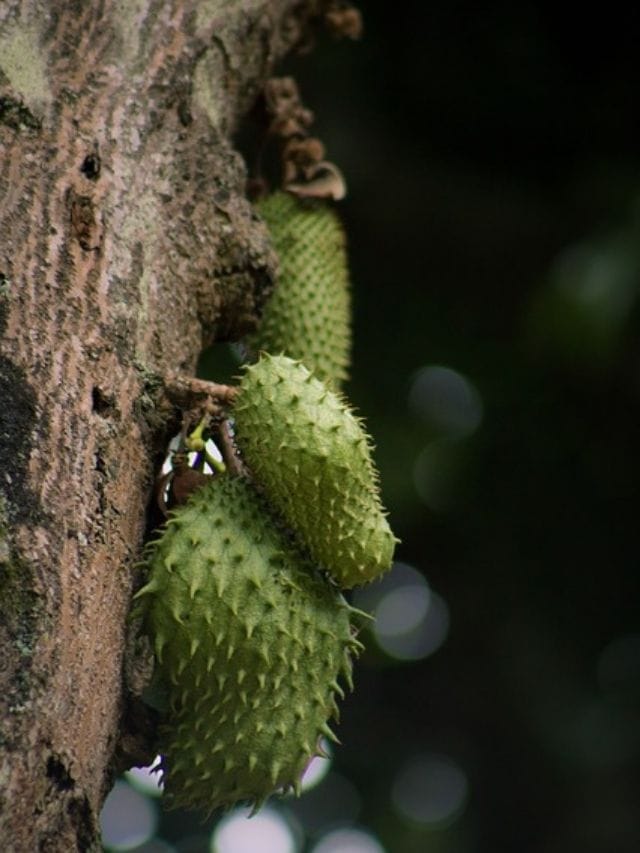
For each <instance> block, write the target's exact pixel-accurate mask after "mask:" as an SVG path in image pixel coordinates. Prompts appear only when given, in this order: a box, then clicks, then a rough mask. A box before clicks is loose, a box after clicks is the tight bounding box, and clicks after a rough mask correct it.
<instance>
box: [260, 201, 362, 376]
mask: <svg viewBox="0 0 640 853" xmlns="http://www.w3.org/2000/svg"><path fill="white" fill-rule="evenodd" d="M256 209H257V210H258V212H259V213H260V215H261V216H262V217H263V218H264V220H265V222H266V223H267V225H268V227H269V230H270V232H271V237H272V240H273V244H274V247H275V249H276V252H277V254H278V257H279V259H280V274H279V277H278V282H277V285H276V288H275V290H274V293H273V295H272V296H271V298H270V300H269V302H268V303H267V305H266V307H265V309H264V313H263V316H262V319H261V322H260V327H259V329H258V331H257V332H256V333H255V334H254V335H253V336H251V337H250V338H249V339H247V341H246V346H247V349H248V351H249V353H250V355H251V357H252V358H255V357H256V356H257V354H258V353H259V352H260V351H265V352H269V353H273V354H279V353H283V354H284V355H288V356H290V357H291V358H294V359H298V360H299V361H302V362H303V364H305V365H306V366H307V367H308V368H309V370H310V371H311V372H312V373H314V374H315V375H316V376H317V377H318V378H319V379H321V380H323V381H324V382H327V383H330V384H332V385H333V386H334V388H340V386H341V383H342V382H343V381H344V380H345V379H346V377H347V370H348V366H349V359H350V351H351V315H350V312H351V299H350V290H349V272H348V267H347V256H346V247H345V235H344V230H343V227H342V224H341V222H340V219H339V217H338V215H337V214H336V212H335V211H334V210H333V208H331V207H330V206H329V205H328V204H327V203H326V202H322V201H317V200H316V201H314V200H304V201H303V200H302V199H299V198H296V197H295V196H292V195H290V194H289V193H285V192H276V193H274V194H273V195H270V196H268V197H266V198H264V199H262V200H260V201H259V202H257V204H256Z"/></svg>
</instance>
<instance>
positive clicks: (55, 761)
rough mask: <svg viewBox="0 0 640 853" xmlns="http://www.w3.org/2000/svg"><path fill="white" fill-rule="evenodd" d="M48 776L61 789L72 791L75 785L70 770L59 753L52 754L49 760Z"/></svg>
mask: <svg viewBox="0 0 640 853" xmlns="http://www.w3.org/2000/svg"><path fill="white" fill-rule="evenodd" d="M47 776H48V777H49V779H51V781H52V782H53V783H54V785H55V786H56V787H57V788H58V790H59V791H70V790H71V789H72V788H73V787H74V786H75V782H74V781H73V779H72V778H71V776H70V775H69V771H68V770H67V768H66V767H65V766H64V764H63V763H62V761H61V760H60V759H59V758H58V756H57V755H50V756H49V759H48V760H47Z"/></svg>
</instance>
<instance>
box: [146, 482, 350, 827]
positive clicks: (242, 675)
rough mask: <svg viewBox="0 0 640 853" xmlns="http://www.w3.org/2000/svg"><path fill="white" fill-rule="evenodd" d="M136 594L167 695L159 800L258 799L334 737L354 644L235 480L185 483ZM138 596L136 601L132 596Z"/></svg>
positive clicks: (326, 597)
mask: <svg viewBox="0 0 640 853" xmlns="http://www.w3.org/2000/svg"><path fill="white" fill-rule="evenodd" d="M149 567H150V573H149V579H148V583H147V585H146V586H145V587H143V589H141V590H140V592H139V593H138V595H137V597H138V599H141V601H140V605H142V607H143V611H144V614H145V627H146V630H147V632H148V633H149V635H150V637H151V638H152V641H153V643H154V646H155V653H156V661H157V673H156V675H157V676H159V677H160V682H161V684H163V685H164V688H165V689H166V691H167V693H168V696H169V710H168V713H167V715H166V717H165V722H164V724H163V725H162V726H161V727H160V731H159V736H160V745H159V748H160V752H161V754H162V770H163V774H164V778H165V794H166V797H167V800H168V802H169V805H171V806H183V807H187V808H194V807H195V808H200V809H203V810H204V811H208V812H210V811H212V810H214V809H216V808H218V807H227V806H231V805H233V804H234V803H236V802H238V801H247V800H249V801H251V802H253V804H254V806H255V807H256V808H257V807H259V805H260V804H261V803H262V802H263V801H264V800H265V799H266V797H267V796H269V794H271V793H272V792H274V791H275V790H276V789H280V788H286V787H287V786H293V787H294V788H296V789H297V788H298V785H299V779H300V776H301V774H302V772H303V771H304V769H305V767H306V765H307V763H308V761H309V759H310V758H311V757H312V756H313V755H314V754H317V751H318V740H319V738H320V736H321V735H323V734H324V735H326V736H327V737H330V738H331V737H333V733H332V732H331V730H330V729H329V726H328V724H327V720H328V718H329V717H330V716H331V715H332V714H333V715H336V714H337V707H336V694H337V695H343V694H342V689H341V687H340V686H339V684H338V679H339V677H340V676H343V677H344V679H345V680H346V682H347V684H349V685H351V655H352V654H354V653H357V651H358V649H359V648H361V646H360V644H359V643H358V641H357V640H355V638H354V636H353V634H352V630H351V627H350V621H349V616H350V610H351V608H349V606H348V605H347V604H346V602H345V601H344V599H343V598H342V597H341V596H340V594H339V593H338V592H337V591H336V590H335V589H333V588H332V587H331V586H330V585H329V584H328V583H327V582H326V580H325V579H324V578H322V577H321V576H320V575H319V574H318V572H317V571H316V570H315V568H314V567H313V566H312V565H310V564H308V563H306V562H305V561H304V560H303V558H301V557H300V556H299V555H298V554H297V553H296V552H295V550H294V549H293V548H292V547H291V545H290V544H289V542H288V541H287V540H286V539H285V538H284V536H283V534H281V533H280V532H279V531H278V530H277V529H276V528H275V527H274V526H273V524H272V523H271V522H270V518H269V515H268V513H266V512H265V509H264V507H263V506H262V503H261V500H260V498H259V497H258V495H257V494H256V493H255V491H254V490H253V488H252V487H251V485H250V484H249V483H248V482H247V481H246V480H243V479H241V478H231V477H228V476H223V477H220V478H217V479H216V480H214V481H213V482H211V483H209V484H207V485H206V486H204V487H203V488H201V489H199V490H198V491H197V492H195V493H194V494H193V495H192V497H191V499H190V500H189V502H188V503H187V504H186V505H184V506H183V507H181V508H179V509H178V510H177V511H176V512H175V514H174V516H173V517H172V518H171V519H170V521H169V522H168V524H167V527H166V530H165V531H164V532H163V534H162V535H161V537H160V539H159V540H158V541H157V542H155V543H154V544H153V545H152V546H151V555H150V559H149ZM140 605H139V606H140Z"/></svg>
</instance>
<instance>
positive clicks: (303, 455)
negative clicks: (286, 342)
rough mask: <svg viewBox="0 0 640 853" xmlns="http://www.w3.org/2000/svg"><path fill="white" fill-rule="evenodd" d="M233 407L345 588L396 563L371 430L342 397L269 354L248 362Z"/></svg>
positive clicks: (290, 520)
mask: <svg viewBox="0 0 640 853" xmlns="http://www.w3.org/2000/svg"><path fill="white" fill-rule="evenodd" d="M233 415H234V419H235V430H236V442H237V444H238V447H239V448H240V450H241V452H242V454H243V456H244V459H245V461H246V462H247V464H248V466H249V468H250V470H251V472H252V474H253V476H254V477H255V480H256V482H257V483H258V485H259V486H260V487H261V488H262V490H263V491H264V494H265V496H266V498H267V500H268V502H269V503H270V504H272V505H273V507H274V508H275V509H276V511H277V512H279V513H280V514H281V516H282V518H283V519H284V521H285V523H286V524H287V525H288V526H289V527H290V528H291V529H292V531H293V532H294V534H295V535H296V536H297V537H298V538H299V540H300V542H301V544H302V546H303V547H304V548H305V549H306V550H307V552H308V553H309V555H310V556H311V559H312V560H313V561H314V562H318V563H320V564H321V565H322V566H323V568H325V569H326V570H327V571H328V572H329V573H330V574H331V575H332V577H333V578H334V580H335V581H336V583H337V584H338V585H339V586H341V587H343V588H349V587H352V586H355V585H357V584H362V583H366V582H368V581H371V580H373V579H374V578H377V577H379V576H380V575H381V574H382V573H383V572H385V571H387V570H388V569H389V568H390V567H391V562H392V559H393V551H394V547H395V542H396V541H397V540H396V539H395V537H394V535H393V533H392V532H391V530H390V528H389V524H388V522H387V519H386V515H385V512H384V510H383V508H382V505H381V503H380V496H379V493H378V487H377V473H376V471H375V469H374V466H373V462H372V460H371V447H370V441H369V437H368V435H367V433H366V432H365V430H364V429H363V427H362V424H361V422H360V421H359V420H358V419H357V418H356V417H355V416H354V415H353V413H352V412H351V410H350V409H349V407H348V406H347V404H346V403H345V401H344V400H343V399H342V398H341V397H339V396H338V395H336V394H335V393H333V392H332V391H331V390H330V389H329V388H327V387H326V385H325V384H324V383H322V382H320V381H319V380H318V379H317V378H315V377H314V376H313V375H312V374H311V373H310V371H309V370H307V368H306V367H305V366H304V365H303V364H301V363H300V362H297V361H293V360H292V359H290V358H287V357H286V356H271V355H267V354H263V355H262V357H261V358H260V360H259V361H258V362H257V363H256V364H254V365H250V366H248V367H246V368H245V372H244V375H243V376H242V380H241V383H240V392H239V395H238V397H237V399H236V402H235V404H234V410H233Z"/></svg>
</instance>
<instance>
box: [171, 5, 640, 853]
mask: <svg viewBox="0 0 640 853" xmlns="http://www.w3.org/2000/svg"><path fill="white" fill-rule="evenodd" d="M363 5H364V4H363ZM364 19H365V35H364V38H363V39H362V40H361V41H360V42H358V43H352V42H348V41H345V42H335V41H332V40H330V39H329V38H328V37H324V36H323V37H321V38H320V39H319V41H318V44H317V45H316V49H315V51H314V52H313V53H312V54H310V55H309V56H306V57H303V58H299V59H296V60H293V61H291V62H290V63H289V64H288V65H287V66H286V67H285V68H284V69H280V70H279V72H281V73H292V74H294V75H295V77H296V79H297V81H298V83H299V86H300V89H301V92H302V96H303V98H304V100H305V103H306V104H307V105H308V106H309V107H310V108H311V109H313V111H314V113H315V115H316V123H315V125H314V131H315V132H316V133H317V135H318V136H320V137H321V138H322V139H323V141H324V142H325V143H326V145H327V148H328V154H329V157H330V158H331V159H332V160H334V161H335V162H336V163H337V164H339V166H340V167H341V168H342V169H343V171H344V173H345V175H346V177H347V180H348V184H349V196H348V198H347V199H346V200H345V202H343V203H342V206H341V209H342V212H343V216H344V219H345V222H346V224H347V231H348V235H349V242H350V259H351V266H352V272H353V281H354V291H355V355H354V368H353V380H352V382H351V383H350V385H349V387H348V389H347V393H348V394H349V396H350V397H351V399H352V400H353V401H354V403H355V404H356V406H357V407H358V409H359V410H360V412H361V413H362V414H363V415H364V416H365V417H366V419H367V423H368V425H369V428H370V430H371V432H372V433H373V435H374V437H375V440H376V444H377V451H376V457H377V462H378V464H379V467H380V469H381V475H382V483H383V490H384V497H385V502H386V504H387V505H388V507H389V509H390V512H391V521H392V526H393V528H394V530H395V531H396V533H397V534H398V536H400V537H401V539H402V544H401V545H400V547H399V548H398V553H397V556H398V559H399V560H400V561H402V562H403V563H405V564H407V565H410V566H412V567H414V568H415V569H417V570H418V571H419V572H420V573H422V575H424V577H425V578H426V580H427V581H428V584H429V586H430V588H431V590H433V591H434V592H435V593H437V595H439V596H440V597H441V598H442V599H443V600H444V602H445V603H446V607H447V608H448V617H449V622H448V634H447V636H446V639H445V641H444V642H443V644H442V645H441V646H440V647H439V648H437V650H435V651H434V652H433V653H432V654H430V655H428V656H426V657H424V658H423V659H421V660H417V661H413V662H407V661H398V660H397V659H394V658H393V657H390V656H388V655H385V654H384V653H383V652H382V651H381V650H379V649H377V647H376V642H375V640H374V638H373V637H372V636H371V635H368V636H367V637H366V642H367V644H368V647H369V650H368V652H367V654H366V656H365V657H364V659H362V660H361V661H360V663H359V664H358V667H357V673H356V692H355V693H354V694H353V695H352V696H350V697H349V698H348V699H347V701H346V702H345V703H344V707H343V717H342V723H341V725H340V727H339V735H340V738H341V740H342V742H343V746H342V747H339V748H338V749H337V750H336V751H335V753H334V761H333V765H332V770H333V771H335V773H336V774H338V776H339V777H340V778H341V779H343V780H344V779H346V780H348V782H350V783H351V785H352V786H354V787H355V789H356V790H357V792H358V795H359V797H360V803H361V805H360V809H359V811H358V813H357V817H356V818H355V820H356V821H357V823H358V825H359V826H361V827H365V828H369V829H371V830H372V831H373V832H374V833H375V834H376V836H377V838H378V840H379V841H380V843H381V844H382V845H384V849H385V850H386V851H388V853H423V851H424V852H425V853H431V851H434V852H435V853H502V851H517V853H556V851H558V853H560V851H562V853H573V851H576V853H627V851H628V852H629V853H632V851H637V850H640V778H639V777H640V725H639V724H640V622H639V603H638V602H639V597H638V592H639V589H638V587H639V580H638V566H637V562H638V559H637V554H638V533H637V531H638V525H637V517H638V483H639V482H640V470H639V469H640V458H639V454H638V451H637V445H638V420H639V415H640V343H639V338H638V334H637V332H638V325H639V320H640V316H639V308H638V293H639V290H640V243H639V241H638V236H639V235H640V157H639V150H640V149H639V143H640V133H639V128H638V103H637V97H636V95H637V91H638V79H639V76H640V75H639V74H638V70H639V67H640V63H639V60H638V44H639V38H638V36H639V35H640V27H639V26H638V24H637V21H636V20H634V19H633V18H632V16H631V13H624V14H623V13H622V12H619V11H617V10H616V7H615V6H610V5H609V6H606V7H600V6H596V7H594V9H593V11H589V9H588V8H587V7H586V6H584V5H583V6H580V7H572V8H567V9H564V10H561V11H559V10H558V4H551V3H540V2H538V3H519V4H513V3H490V4H482V6H481V7H480V6H478V5H477V4H472V3H456V2H446V3H444V2H439V3H438V2H432V3H428V4H391V3H382V2H379V3H371V4H367V6H366V9H365V10H364ZM429 365H432V366H433V365H439V366H444V367H446V368H448V369H449V370H450V371H455V376H457V377H458V380H461V381H462V385H461V384H460V381H458V380H456V381H458V385H455V382H454V386H453V390H451V388H448V387H447V386H446V382H445V385H444V387H443V388H442V389H440V391H438V393H436V394H435V397H433V393H432V397H431V398H429V399H427V402H426V403H425V402H424V399H422V398H421V397H420V393H419V384H418V385H416V377H417V376H418V371H420V370H421V369H422V368H424V367H426V366H429ZM443 375H445V376H446V375H449V376H451V375H452V374H451V373H450V372H449V373H448V374H443ZM465 383H466V384H465ZM460 387H463V388H466V389H467V390H468V389H469V388H471V389H472V390H473V394H474V395H475V396H474V397H473V399H474V400H475V405H476V414H477V411H481V419H479V416H478V417H477V418H476V421H477V420H479V423H478V424H477V427H476V428H475V429H472V428H471V427H469V426H468V424H467V426H466V427H465V425H464V424H465V423H466V421H465V420H464V418H465V412H466V413H467V415H468V406H467V409H465V403H464V400H462V402H460V399H459V393H458V392H459V390H460ZM456 388H457V389H458V392H456ZM412 389H413V390H412ZM416 389H417V390H416ZM456 393H458V397H456ZM451 395H453V396H452V397H451ZM410 398H411V400H412V401H413V402H412V403H410ZM450 398H451V399H450ZM425 399H426V398H425ZM421 400H422V402H421ZM429 400H430V401H431V402H429ZM434 401H435V402H434ZM478 401H479V402H478ZM467 403H468V401H467ZM434 406H435V409H434ZM478 406H480V409H478ZM460 418H462V421H460ZM452 419H453V420H452ZM461 423H462V426H461V425H460V424H461ZM425 450H426V451H427V452H426V455H425ZM420 460H421V461H420ZM425 460H426V461H425ZM417 463H418V464H417ZM425 484H426V485H425ZM427 618H428V616H427ZM429 756H431V757H433V756H435V757H436V759H437V760H439V761H440V762H441V764H440V765H439V766H440V768H442V761H443V760H444V762H445V765H446V763H447V762H450V766H452V767H455V768H457V770H456V772H457V774H458V775H457V776H456V778H457V779H458V781H459V780H460V774H462V776H463V778H464V780H465V785H466V787H465V789H464V796H463V797H461V798H460V800H459V802H458V805H457V806H456V808H455V809H453V811H452V812H451V813H450V814H448V815H447V814H445V813H444V812H446V809H445V810H444V812H443V814H444V816H441V817H440V818H438V817H437V810H436V812H435V813H434V812H432V816H433V814H436V819H428V815H429V809H428V808H427V809H426V811H425V810H423V811H424V814H423V817H422V818H421V817H420V804H419V803H418V807H417V812H416V810H415V809H414V815H413V817H410V816H407V814H406V813H403V811H402V808H398V804H397V802H395V801H394V795H393V790H394V785H395V784H396V781H397V779H398V774H401V773H402V772H403V768H406V767H407V766H410V765H411V762H412V760H413V758H415V757H418V759H420V760H421V761H422V762H423V765H424V766H426V765H425V762H427V763H428V759H429ZM407 763H408V764H407ZM425 772H426V771H425ZM427 775H428V774H427ZM445 776H446V774H445ZM434 778H435V779H436V781H435V782H434V781H433V779H432V780H431V783H430V782H429V780H428V779H427V781H425V779H424V778H423V779H422V782H420V778H419V774H418V776H417V777H416V779H417V780H418V781H417V783H416V785H415V786H414V788H415V791H416V792H417V793H416V794H415V796H416V797H417V798H418V799H420V797H423V799H424V800H425V801H426V800H428V799H429V797H431V798H434V797H435V800H436V801H437V800H438V796H439V794H438V790H435V791H434V790H433V788H434V785H435V788H436V789H437V787H438V786H437V784H436V783H437V774H436V777H434ZM454 781H455V780H454ZM445 783H446V779H445V780H444V782H443V785H444V788H446V784H445ZM331 784H332V783H331V777H329V780H325V782H323V783H322V784H321V785H320V786H319V787H318V788H317V789H315V790H314V791H312V792H310V793H309V794H307V795H305V797H303V798H302V800H301V801H300V802H299V803H298V804H294V805H292V804H291V803H290V802H289V803H288V804H287V805H286V809H287V810H289V813H293V814H295V815H297V818H298V820H299V821H300V822H301V825H302V826H303V827H304V829H305V831H306V836H305V837H306V838H307V842H306V843H307V847H304V848H303V849H304V850H305V851H306V850H310V849H311V845H312V841H313V838H314V837H316V836H315V835H314V833H315V834H316V835H317V833H318V832H320V831H321V829H322V827H323V824H322V820H323V819H324V818H322V819H321V818H320V817H318V815H322V813H323V808H325V807H326V808H329V807H328V806H327V805H326V804H327V803H330V802H331V801H332V796H334V795H332V792H331ZM421 784H423V788H424V790H422V789H421V788H420V785H421ZM430 785H431V787H430ZM454 787H455V786H454ZM334 793H335V792H334ZM334 799H335V797H334ZM338 799H340V797H338ZM323 800H324V803H325V805H324V806H323ZM396 800H397V798H396ZM314 810H315V811H314ZM329 811H330V809H329ZM314 815H315V817H314ZM425 815H426V817H425ZM333 819H334V818H331V816H329V817H327V818H326V821H325V822H326V825H327V826H330V825H331V821H332V820H333ZM335 820H337V822H338V823H339V820H338V819H337V818H335ZM187 821H188V822H189V825H190V826H191V827H193V817H192V816H191V817H189V818H187V817H184V822H185V825H186V822H187ZM211 826H212V824H207V825H206V827H205V834H206V832H209V831H210V827H211ZM184 831H185V832H186V830H184ZM192 831H193V830H192ZM159 832H160V835H162V836H163V837H164V838H166V839H167V840H168V841H170V842H171V843H172V844H173V845H176V847H175V849H186V847H185V848H183V847H181V846H180V842H179V838H180V833H181V832H183V830H182V829H180V819H179V816H172V817H170V818H163V823H162V824H161V826H160V830H159ZM189 849H190V850H194V851H195V850H196V849H198V848H196V847H195V846H194V847H193V848H191V847H190V848H189ZM202 849H206V847H204V848H202ZM256 853H261V851H259V850H256Z"/></svg>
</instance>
